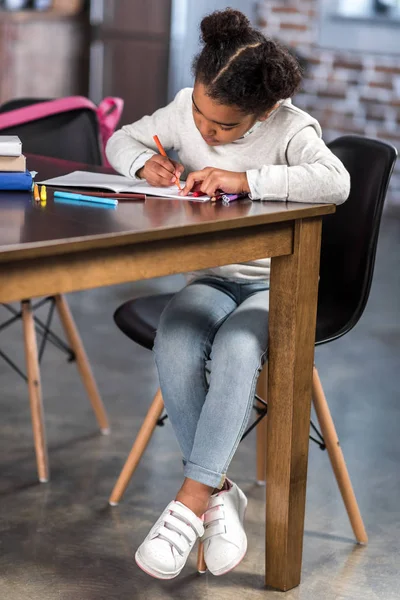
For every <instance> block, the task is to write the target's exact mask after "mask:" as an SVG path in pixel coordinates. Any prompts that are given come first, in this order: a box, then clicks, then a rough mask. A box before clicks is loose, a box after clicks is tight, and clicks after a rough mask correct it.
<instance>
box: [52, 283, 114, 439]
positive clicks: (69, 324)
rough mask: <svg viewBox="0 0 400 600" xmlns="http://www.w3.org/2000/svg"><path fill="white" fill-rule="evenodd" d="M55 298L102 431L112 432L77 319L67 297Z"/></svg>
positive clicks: (59, 296) (104, 432) (105, 432)
mask: <svg viewBox="0 0 400 600" xmlns="http://www.w3.org/2000/svg"><path fill="white" fill-rule="evenodd" d="M54 298H55V302H56V308H57V311H58V314H59V316H60V320H61V323H62V325H63V328H64V331H65V335H66V337H67V339H68V342H69V345H70V346H71V348H72V350H73V351H74V353H75V356H76V363H77V365H78V369H79V372H80V375H81V378H82V381H83V385H84V386H85V388H86V391H87V394H88V396H89V400H90V402H91V405H92V408H93V410H94V414H95V415H96V419H97V422H98V424H99V426H100V430H101V433H103V434H105V435H106V434H108V433H109V432H110V426H109V424H108V419H107V413H106V411H105V408H104V406H103V402H102V401H101V398H100V394H99V390H98V389H97V385H96V381H95V379H94V376H93V373H92V369H91V368H90V364H89V360H88V357H87V355H86V352H85V349H84V347H83V344H82V340H81V337H80V335H79V333H78V330H77V328H76V325H75V321H74V319H73V316H72V314H71V311H70V309H69V306H68V303H67V301H66V299H65V297H64V296H62V295H60V294H58V295H57V296H55V297H54Z"/></svg>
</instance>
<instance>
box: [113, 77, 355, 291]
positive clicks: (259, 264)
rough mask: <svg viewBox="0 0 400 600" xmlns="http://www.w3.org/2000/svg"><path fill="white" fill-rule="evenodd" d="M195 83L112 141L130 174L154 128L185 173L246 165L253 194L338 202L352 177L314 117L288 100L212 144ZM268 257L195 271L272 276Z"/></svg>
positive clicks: (146, 151) (148, 150) (145, 154)
mask: <svg viewBox="0 0 400 600" xmlns="http://www.w3.org/2000/svg"><path fill="white" fill-rule="evenodd" d="M192 92H193V90H192V88H185V89H183V90H181V91H180V92H179V93H178V94H177V95H176V97H175V99H174V100H173V101H172V102H171V103H170V104H168V106H166V107H165V108H160V109H159V110H157V111H156V112H155V113H154V114H153V115H151V116H146V117H143V118H142V119H140V120H139V121H137V122H136V123H132V125H125V126H124V127H122V129H120V130H119V131H117V132H116V133H114V135H113V136H112V137H111V138H110V140H109V141H108V144H107V148H106V153H107V158H108V160H109V161H110V163H111V164H112V166H113V167H114V168H115V169H116V170H117V171H119V172H120V173H122V174H123V175H126V176H127V177H132V178H135V174H136V172H137V171H138V170H139V169H140V168H141V167H143V165H144V164H145V162H146V161H147V160H148V159H149V158H150V157H151V156H152V155H153V154H156V153H157V149H156V145H155V143H154V141H153V135H154V134H155V133H157V135H158V136H159V138H160V140H162V144H163V146H164V148H165V149H166V150H175V151H176V152H177V153H178V155H179V160H180V162H181V163H182V164H183V165H184V166H185V174H186V175H187V174H189V173H190V172H191V171H198V170H200V169H203V168H204V167H216V168H220V169H226V170H229V171H238V172H243V171H246V173H247V180H248V183H249V187H250V190H251V194H250V197H251V198H252V199H253V200H269V201H271V200H279V201H286V200H288V201H290V202H310V203H334V204H341V203H342V202H344V201H345V200H346V198H347V197H348V195H349V190H350V177H349V174H348V173H347V171H346V169H345V168H344V166H343V165H342V163H341V162H340V160H339V159H338V158H336V156H334V154H332V152H331V151H330V150H329V149H328V148H327V147H326V145H325V144H324V142H323V141H322V139H321V127H320V125H319V123H318V121H316V120H315V119H314V118H312V117H311V116H310V115H308V114H307V113H305V112H304V111H302V110H300V109H299V108H297V107H296V106H293V104H292V102H291V100H290V99H288V100H284V101H283V102H282V103H280V105H279V107H278V108H277V109H276V110H274V111H273V112H272V113H271V115H270V116H269V117H268V119H267V120H266V121H261V122H259V123H258V124H257V125H258V126H257V127H255V128H254V129H253V131H252V132H251V133H249V134H248V135H245V136H244V137H242V138H240V139H239V140H237V141H235V142H232V143H230V144H225V145H222V146H208V145H207V144H206V142H205V141H204V140H203V138H202V137H201V135H200V133H199V131H198V130H197V128H196V126H195V124H194V120H193V116H192ZM269 272H270V259H269V258H266V259H262V260H256V261H251V262H247V263H238V264H233V265H226V266H223V267H215V268H212V269H207V270H205V271H201V272H197V273H196V276H204V275H212V276H216V277H223V278H227V279H231V280H235V281H243V280H247V281H254V280H257V281H260V280H261V281H268V279H269Z"/></svg>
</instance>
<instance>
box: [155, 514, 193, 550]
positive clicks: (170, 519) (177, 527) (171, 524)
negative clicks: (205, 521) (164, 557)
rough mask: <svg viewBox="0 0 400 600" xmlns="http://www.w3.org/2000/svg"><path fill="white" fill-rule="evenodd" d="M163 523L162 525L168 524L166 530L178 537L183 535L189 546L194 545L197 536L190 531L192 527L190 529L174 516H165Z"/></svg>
mask: <svg viewBox="0 0 400 600" xmlns="http://www.w3.org/2000/svg"><path fill="white" fill-rule="evenodd" d="M163 521H164V525H165V524H166V523H167V524H168V527H167V529H172V530H173V531H176V532H177V533H179V534H180V535H183V536H184V537H185V538H186V539H187V541H188V542H189V544H194V543H195V541H196V540H197V535H196V533H195V531H194V530H193V529H192V527H190V525H188V524H187V523H186V522H185V521H182V520H181V519H178V517H175V515H171V514H169V515H166V516H165V517H164V519H163Z"/></svg>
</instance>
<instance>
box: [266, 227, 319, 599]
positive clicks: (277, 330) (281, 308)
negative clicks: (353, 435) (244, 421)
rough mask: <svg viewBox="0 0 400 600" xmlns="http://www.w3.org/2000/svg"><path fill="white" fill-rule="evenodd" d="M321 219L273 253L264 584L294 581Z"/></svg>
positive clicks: (297, 579) (298, 549) (287, 586)
mask: <svg viewBox="0 0 400 600" xmlns="http://www.w3.org/2000/svg"><path fill="white" fill-rule="evenodd" d="M320 241H321V219H320V218H315V219H303V220H299V221H296V223H295V235H294V244H293V254H291V255H288V256H281V257H276V258H273V259H272V265H271V294H270V313H269V351H268V352H269V354H268V419H267V431H268V435H267V487H266V493H267V496H266V571H265V583H266V585H268V586H271V587H273V588H276V589H278V590H282V591H286V590H289V589H291V588H293V587H295V586H297V585H299V583H300V575H301V558H302V548H303V532H304V510H305V498H306V480H307V460H308V435H309V428H310V410H311V382H312V369H313V358H314V341H315V323H316V309H317V292H318V271H319V255H320Z"/></svg>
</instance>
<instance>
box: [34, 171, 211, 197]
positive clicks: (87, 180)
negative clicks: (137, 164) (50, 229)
mask: <svg viewBox="0 0 400 600" xmlns="http://www.w3.org/2000/svg"><path fill="white" fill-rule="evenodd" d="M38 183H41V184H44V185H50V186H54V187H77V188H99V189H104V190H111V191H112V192H116V193H117V194H118V193H134V194H146V195H147V196H161V197H163V198H171V199H176V200H195V201H196V202H207V201H208V200H209V199H210V197H209V196H200V197H197V198H194V197H193V196H191V195H189V196H179V193H178V188H177V187H176V185H171V186H170V187H154V186H151V185H149V184H148V183H147V181H136V180H133V179H129V178H128V177H123V175H107V174H104V173H89V172H88V171H74V172H73V173H68V175H62V176H61V177H53V179H46V180H45V181H39V182H38ZM181 185H182V187H183V186H184V185H185V182H184V181H182V182H181Z"/></svg>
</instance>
